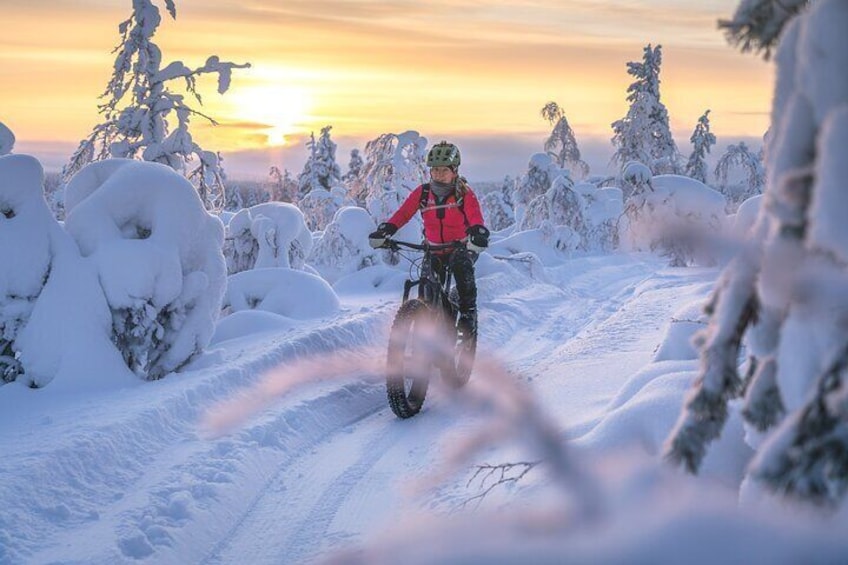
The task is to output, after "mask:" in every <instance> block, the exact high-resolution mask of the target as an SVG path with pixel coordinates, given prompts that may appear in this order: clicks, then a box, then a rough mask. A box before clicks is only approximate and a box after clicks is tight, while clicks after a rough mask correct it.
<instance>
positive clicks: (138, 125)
mask: <svg viewBox="0 0 848 565" xmlns="http://www.w3.org/2000/svg"><path fill="white" fill-rule="evenodd" d="M166 5H167V8H168V12H169V13H170V15H171V17H172V18H176V8H175V6H174V3H173V1H170V0H169V1H167V2H166ZM161 21H162V18H161V16H160V14H159V8H157V7H156V5H155V4H154V3H153V2H152V0H136V1H134V2H133V12H132V14H131V15H130V17H129V18H128V19H127V20H125V21H124V22H122V23H121V25H120V26H119V30H120V31H121V42H120V44H119V45H118V46H117V47H116V48H115V51H114V52H116V53H117V57H116V59H115V63H114V66H113V72H112V77H111V78H110V80H109V84H108V85H107V86H106V90H105V91H104V92H103V94H102V95H101V96H102V97H103V98H105V99H106V102H104V103H103V104H101V105H100V106H99V107H98V108H99V112H100V114H101V115H102V116H103V121H102V122H101V123H99V124H97V125H96V126H94V129H93V130H92V132H91V133H90V134H89V135H88V137H86V138H85V139H83V140H82V141H81V142H80V144H79V146H78V147H77V149H76V151H74V153H73V155H72V156H71V158H70V160H69V161H68V163H67V164H66V165H65V167H64V169H63V171H62V176H63V179H64V181H65V182H67V181H68V180H70V178H71V177H72V176H73V175H74V174H75V173H76V172H77V171H79V170H80V169H81V168H82V167H84V166H85V165H86V164H88V163H91V162H92V161H101V160H103V159H107V158H109V157H130V158H141V159H143V160H145V161H152V162H156V163H162V164H164V165H167V166H169V167H171V168H172V169H174V170H176V171H178V172H179V173H181V174H183V175H184V176H186V178H188V179H189V180H191V181H192V183H193V184H194V186H195V188H196V189H197V191H198V193H199V194H200V199H201V201H202V202H203V204H204V206H206V208H207V209H209V210H218V209H222V208H223V207H224V203H225V194H224V176H223V168H222V166H221V163H220V157H219V155H218V154H216V153H215V152H213V151H206V150H204V149H203V148H201V147H200V146H199V145H198V144H197V143H195V141H194V140H193V138H192V136H191V133H190V132H189V126H190V123H191V118H192V116H195V115H197V116H202V117H204V118H206V119H207V120H209V121H210V122H211V123H213V124H215V123H216V122H215V120H213V119H212V118H210V117H209V116H206V115H205V114H203V113H201V112H199V111H197V110H196V109H195V108H193V107H191V106H189V105H188V104H186V103H185V101H184V96H183V95H182V94H176V93H174V92H172V91H171V90H169V88H168V85H169V84H171V83H172V81H174V80H182V81H184V82H185V84H186V89H187V90H188V92H189V93H190V94H191V95H192V96H194V98H195V99H196V100H197V102H198V103H201V100H200V95H199V94H198V93H197V91H196V81H197V77H198V76H202V75H205V74H214V75H217V76H218V92H219V93H220V94H223V93H224V92H226V91H227V90H228V89H229V87H230V78H231V76H232V71H233V69H237V68H246V67H249V66H250V64H249V63H245V64H236V63H230V62H226V61H221V60H220V59H219V58H218V57H217V56H216V55H212V56H210V57H209V58H208V59H207V60H206V62H205V63H204V64H203V65H202V66H200V67H197V68H195V69H191V68H189V67H187V66H186V65H185V64H184V63H183V62H182V61H172V62H171V63H168V64H167V65H164V66H163V62H162V52H161V50H160V49H159V47H158V46H157V45H156V44H155V43H154V42H153V36H154V34H155V33H156V30H157V29H158V28H159V24H160V23H161ZM174 119H176V124H174V123H173V121H174ZM193 160H196V161H197V164H196V165H195V166H194V168H192V169H191V170H189V162H190V161H193Z"/></svg>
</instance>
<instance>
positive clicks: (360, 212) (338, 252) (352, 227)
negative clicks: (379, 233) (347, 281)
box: [308, 206, 381, 284]
mask: <svg viewBox="0 0 848 565" xmlns="http://www.w3.org/2000/svg"><path fill="white" fill-rule="evenodd" d="M375 228H376V224H375V222H374V219H373V218H371V216H370V215H369V214H368V212H367V211H366V210H365V209H364V208H359V207H356V206H346V207H344V208H341V209H340V210H339V211H338V212H336V215H335V217H334V218H333V221H332V222H330V224H329V225H328V226H327V228H326V229H325V230H324V233H323V234H321V237H320V239H318V241H316V242H315V245H314V247H313V248H312V252H311V253H310V254H309V258H308V261H309V265H310V266H312V267H313V268H314V269H315V270H316V271H318V273H320V274H321V276H322V277H323V278H324V279H325V280H327V281H329V282H330V284H332V283H334V282H335V281H337V280H338V279H339V278H340V277H342V276H345V275H348V274H351V273H355V272H356V271H360V270H362V269H365V268H366V267H371V266H374V265H377V264H379V263H381V259H380V255H379V254H378V253H377V251H375V250H374V249H372V248H371V246H369V245H368V234H369V233H371V232H372V231H374V229H375Z"/></svg>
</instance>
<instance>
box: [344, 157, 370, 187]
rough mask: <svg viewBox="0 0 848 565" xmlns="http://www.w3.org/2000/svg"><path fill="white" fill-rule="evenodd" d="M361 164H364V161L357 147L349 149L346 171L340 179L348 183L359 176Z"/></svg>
mask: <svg viewBox="0 0 848 565" xmlns="http://www.w3.org/2000/svg"><path fill="white" fill-rule="evenodd" d="M363 165H365V161H363V160H362V155H360V154H359V149H351V150H350V162H349V163H348V165H347V172H346V173H345V175H344V176H343V177H342V180H343V181H345V182H348V183H350V182H352V181H354V180H355V179H357V178H359V174H360V173H361V171H362V167H363Z"/></svg>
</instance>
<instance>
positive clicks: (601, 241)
mask: <svg viewBox="0 0 848 565" xmlns="http://www.w3.org/2000/svg"><path fill="white" fill-rule="evenodd" d="M574 191H575V192H576V193H577V194H578V195H580V197H581V205H582V207H583V220H584V222H585V226H584V231H583V234H582V235H583V247H584V248H585V249H586V250H588V251H611V250H613V249H615V248H616V247H617V246H618V219H619V218H620V217H621V214H622V213H623V211H624V196H623V193H622V191H621V189H620V188H615V187H605V188H597V187H596V186H595V185H594V184H592V183H588V182H583V183H579V184H577V185H575V186H574Z"/></svg>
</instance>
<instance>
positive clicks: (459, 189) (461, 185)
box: [418, 177, 468, 227]
mask: <svg viewBox="0 0 848 565" xmlns="http://www.w3.org/2000/svg"><path fill="white" fill-rule="evenodd" d="M467 190H468V184H466V181H465V178H463V177H459V179H458V182H457V184H456V205H457V207H458V208H459V211H460V212H461V213H462V217H463V218H465V225H466V227H467V226H468V216H466V215H465V192H466V191H467ZM429 201H430V183H429V182H425V183H424V184H422V185H421V199H420V200H419V201H418V210H419V212H421V211H423V210H424V209H425V208H426V207H427V203H428V202H429ZM436 217H437V218H439V219H440V220H441V219H444V217H445V209H444V208H440V209H438V210H436Z"/></svg>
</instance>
